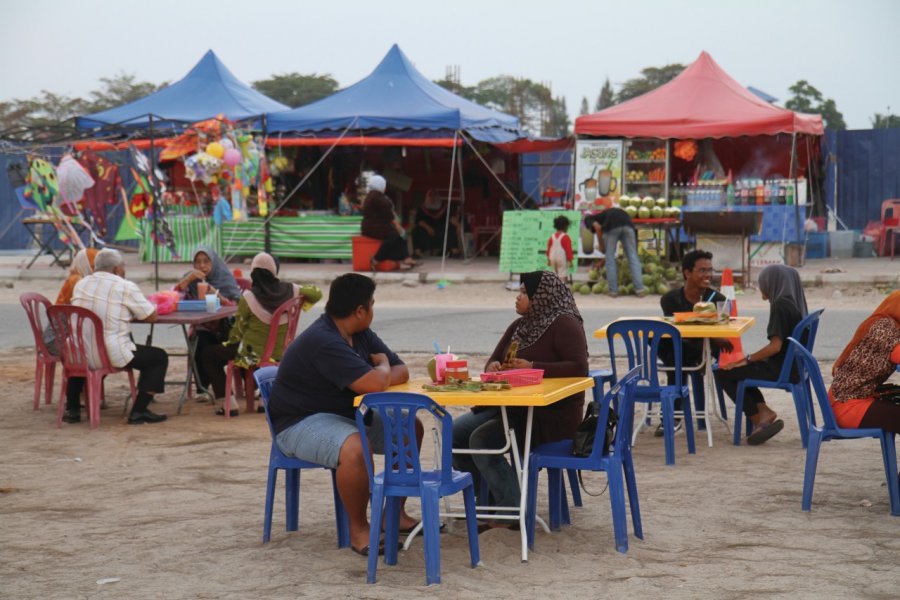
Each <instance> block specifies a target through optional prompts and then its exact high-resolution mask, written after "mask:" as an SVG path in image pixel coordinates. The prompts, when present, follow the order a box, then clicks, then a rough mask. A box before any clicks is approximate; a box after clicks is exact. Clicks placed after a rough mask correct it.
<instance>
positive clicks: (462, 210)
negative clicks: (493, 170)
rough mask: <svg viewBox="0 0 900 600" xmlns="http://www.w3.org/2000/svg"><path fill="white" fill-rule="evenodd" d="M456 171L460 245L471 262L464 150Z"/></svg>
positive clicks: (466, 258)
mask: <svg viewBox="0 0 900 600" xmlns="http://www.w3.org/2000/svg"><path fill="white" fill-rule="evenodd" d="M456 170H457V171H458V172H459V199H460V203H459V231H457V234H458V235H457V237H459V243H460V245H461V246H462V253H463V260H469V250H468V248H467V246H466V244H465V240H466V235H465V234H466V186H465V181H463V170H462V148H460V149H459V160H458V161H456Z"/></svg>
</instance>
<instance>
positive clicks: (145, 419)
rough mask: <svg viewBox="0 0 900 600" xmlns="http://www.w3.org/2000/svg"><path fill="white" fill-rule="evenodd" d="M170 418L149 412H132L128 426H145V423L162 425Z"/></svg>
mask: <svg viewBox="0 0 900 600" xmlns="http://www.w3.org/2000/svg"><path fill="white" fill-rule="evenodd" d="M168 418H169V417H168V416H166V415H158V414H156V413H154V412H150V411H149V410H143V411H140V412H137V411H131V414H130V415H128V424H129V425H143V424H144V423H162V422H163V421H165V420H166V419H168Z"/></svg>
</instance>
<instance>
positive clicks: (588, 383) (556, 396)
mask: <svg viewBox="0 0 900 600" xmlns="http://www.w3.org/2000/svg"><path fill="white" fill-rule="evenodd" d="M426 383H431V380H430V379H428V378H427V377H423V378H420V379H412V380H410V381H408V382H406V383H402V384H399V385H395V386H391V387H390V388H388V391H389V392H410V393H416V394H423V395H425V396H428V397H429V398H431V399H432V400H434V401H435V402H437V403H438V404H440V405H441V406H498V407H500V415H501V417H502V419H503V429H504V430H505V431H506V446H504V447H503V448H501V449H499V450H493V449H492V450H489V451H487V452H490V453H496V454H505V453H506V452H508V451H509V450H510V449H512V455H513V461H514V462H515V467H516V469H517V470H518V472H519V489H520V494H519V496H520V500H519V506H509V507H496V506H492V507H490V508H491V510H498V509H500V510H505V511H508V512H510V513H511V514H510V515H496V514H494V515H489V516H488V515H479V516H488V518H493V519H503V518H506V519H514V520H517V521H518V522H519V532H520V534H521V541H522V562H527V561H528V537H527V534H528V532H527V530H526V529H525V509H526V506H525V503H526V500H527V495H528V494H526V490H528V460H529V453H530V452H531V428H532V423H533V419H534V407H536V406H538V407H540V406H549V405H551V404H553V403H554V402H558V401H560V400H562V399H563V398H567V397H569V396H571V395H572V394H577V393H578V392H582V391H584V390H588V389H590V388H592V387H594V380H593V378H591V377H555V378H546V379H544V381H543V382H541V383H539V384H538V385H527V386H521V387H514V388H512V389H509V390H500V391H496V392H466V391H459V392H429V391H427V390H424V389H422V385H423V384H426ZM362 398H363V396H357V397H356V399H355V403H356V404H357V405H358V404H359V403H360V401H362ZM517 406H518V407H526V408H527V409H528V411H527V416H526V419H525V446H524V448H523V449H522V459H521V461H520V460H519V452H518V444H517V442H516V436H515V432H514V431H513V430H512V429H511V428H510V426H509V420H508V418H507V414H506V409H507V407H517ZM442 441H443V443H447V442H449V441H450V440H442ZM454 452H457V450H454ZM465 452H466V453H473V452H481V451H479V450H475V451H471V450H469V451H465ZM520 462H521V464H520ZM479 508H481V507H479ZM485 508H486V507H485Z"/></svg>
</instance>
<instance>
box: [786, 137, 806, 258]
mask: <svg viewBox="0 0 900 600" xmlns="http://www.w3.org/2000/svg"><path fill="white" fill-rule="evenodd" d="M796 169H797V132H796V131H795V132H794V133H793V134H791V167H790V169H789V174H790V177H791V187H793V188H794V226H795V227H796V235H797V239H796V240H795V241H799V240H801V239H803V238H802V237H801V234H802V233H803V230H802V229H801V223H800V199H799V198H798V197H797V173H796Z"/></svg>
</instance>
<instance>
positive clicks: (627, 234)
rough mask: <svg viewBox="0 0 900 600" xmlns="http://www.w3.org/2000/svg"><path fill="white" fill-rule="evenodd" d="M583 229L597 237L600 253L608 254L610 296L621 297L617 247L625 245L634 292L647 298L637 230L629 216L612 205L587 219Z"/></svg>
mask: <svg viewBox="0 0 900 600" xmlns="http://www.w3.org/2000/svg"><path fill="white" fill-rule="evenodd" d="M584 226H585V227H586V228H587V229H589V230H591V231H593V232H594V233H595V234H597V240H599V243H600V250H601V252H603V253H604V254H605V255H606V281H607V283H608V284H609V291H608V292H607V293H608V294H609V295H610V296H612V297H613V298H615V297H616V296H618V295H619V274H618V272H617V269H616V267H617V265H616V246H618V244H619V242H622V252H624V254H625V259H626V260H627V261H628V270H629V271H630V272H631V282H632V283H633V284H634V293H635V295H636V296H638V297H639V298H643V297H644V296H646V295H647V290H646V288H644V280H643V278H642V277H641V261H640V259H638V253H637V230H636V229H635V227H634V222H632V220H631V217H630V216H628V213H627V212H625V211H624V210H622V209H621V208H619V207H618V206H613V207H610V208H607V209H606V210H604V211H602V212H599V213H597V214H594V215H591V216H589V217H587V218H585V220H584Z"/></svg>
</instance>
